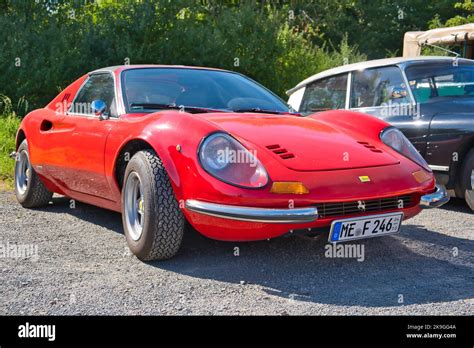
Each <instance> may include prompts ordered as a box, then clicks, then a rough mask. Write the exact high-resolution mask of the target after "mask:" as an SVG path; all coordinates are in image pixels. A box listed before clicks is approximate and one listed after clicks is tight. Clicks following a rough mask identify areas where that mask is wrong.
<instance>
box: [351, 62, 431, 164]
mask: <svg viewBox="0 0 474 348" xmlns="http://www.w3.org/2000/svg"><path fill="white" fill-rule="evenodd" d="M349 108H350V109H351V110H354V111H359V112H363V113H367V114H370V115H374V116H376V117H378V118H381V119H383V120H385V121H386V122H388V123H390V124H391V125H393V126H395V127H397V128H399V129H400V130H401V131H402V132H403V133H404V134H405V136H406V137H407V138H408V139H409V140H410V141H411V142H412V143H413V145H414V146H415V147H416V148H417V150H418V151H419V152H420V153H421V154H422V155H423V156H424V155H425V153H426V141H427V134H428V129H429V121H430V120H429V119H425V118H423V117H421V114H420V112H419V109H418V108H417V104H415V102H414V100H413V98H412V95H411V92H410V90H409V88H408V86H407V82H406V79H405V78H404V75H403V72H402V71H401V69H400V68H399V67H398V66H385V67H380V68H371V69H365V70H359V71H353V72H352V73H351V84H350V105H349Z"/></svg>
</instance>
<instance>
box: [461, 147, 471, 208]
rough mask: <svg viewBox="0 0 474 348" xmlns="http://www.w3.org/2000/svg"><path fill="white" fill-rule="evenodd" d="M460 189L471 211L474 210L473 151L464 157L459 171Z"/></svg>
mask: <svg viewBox="0 0 474 348" xmlns="http://www.w3.org/2000/svg"><path fill="white" fill-rule="evenodd" d="M461 187H462V190H463V192H464V199H465V200H466V203H467V205H468V206H469V208H471V210H474V149H471V150H470V151H469V152H468V154H467V155H466V159H465V160H464V163H463V166H462V170H461Z"/></svg>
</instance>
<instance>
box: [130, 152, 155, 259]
mask: <svg viewBox="0 0 474 348" xmlns="http://www.w3.org/2000/svg"><path fill="white" fill-rule="evenodd" d="M132 172H135V173H136V174H137V175H138V177H139V178H140V182H141V189H142V194H143V200H144V202H143V203H144V211H145V216H144V220H143V229H142V234H141V236H140V238H139V239H138V240H133V238H132V237H131V235H130V233H129V231H128V227H127V221H126V216H125V215H126V214H125V194H124V193H125V188H126V184H127V180H128V177H129V175H130V173H132ZM153 183H154V178H153V172H152V170H151V167H150V165H149V163H148V160H147V159H146V157H145V156H144V155H143V154H142V153H140V152H138V153H137V154H135V155H134V156H133V157H132V159H131V160H130V162H129V163H128V165H127V169H126V170H125V176H124V181H123V187H122V220H123V226H124V232H125V237H126V239H127V243H128V246H129V248H130V250H131V251H132V252H133V254H135V255H136V256H137V257H138V258H139V259H144V258H146V256H147V255H149V254H150V252H151V250H152V249H153V241H154V230H153V222H152V219H153V218H158V216H157V214H155V206H156V197H155V194H154V191H155V190H154V187H153Z"/></svg>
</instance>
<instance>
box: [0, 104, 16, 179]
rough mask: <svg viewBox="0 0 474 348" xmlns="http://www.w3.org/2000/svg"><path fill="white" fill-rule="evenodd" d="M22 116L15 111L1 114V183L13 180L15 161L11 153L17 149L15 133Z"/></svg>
mask: <svg viewBox="0 0 474 348" xmlns="http://www.w3.org/2000/svg"><path fill="white" fill-rule="evenodd" d="M19 126H20V118H19V117H17V116H16V115H15V114H14V113H8V114H0V183H1V182H2V181H4V180H6V181H11V178H12V174H13V167H14V165H15V162H14V161H13V159H11V158H10V157H9V154H10V153H11V152H13V151H15V134H16V131H17V129H18V127H19Z"/></svg>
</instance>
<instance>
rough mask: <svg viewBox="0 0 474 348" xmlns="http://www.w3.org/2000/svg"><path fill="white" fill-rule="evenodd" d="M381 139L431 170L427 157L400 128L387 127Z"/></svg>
mask: <svg viewBox="0 0 474 348" xmlns="http://www.w3.org/2000/svg"><path fill="white" fill-rule="evenodd" d="M380 140H382V142H383V143H384V144H385V145H388V146H390V147H391V148H392V149H394V150H395V151H397V152H398V153H400V154H402V155H403V156H405V157H407V158H408V159H410V160H412V161H413V162H415V163H416V164H418V165H419V166H421V167H423V168H424V169H426V170H427V171H429V172H431V168H430V166H429V165H428V163H426V161H425V159H424V158H423V157H422V156H421V155H420V153H419V152H418V151H417V150H416V148H415V147H414V146H413V144H412V143H411V142H410V140H408V139H407V137H406V136H405V135H404V134H403V133H402V132H401V131H400V130H399V129H397V128H394V127H388V128H385V129H384V130H383V131H382V133H381V134H380Z"/></svg>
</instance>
